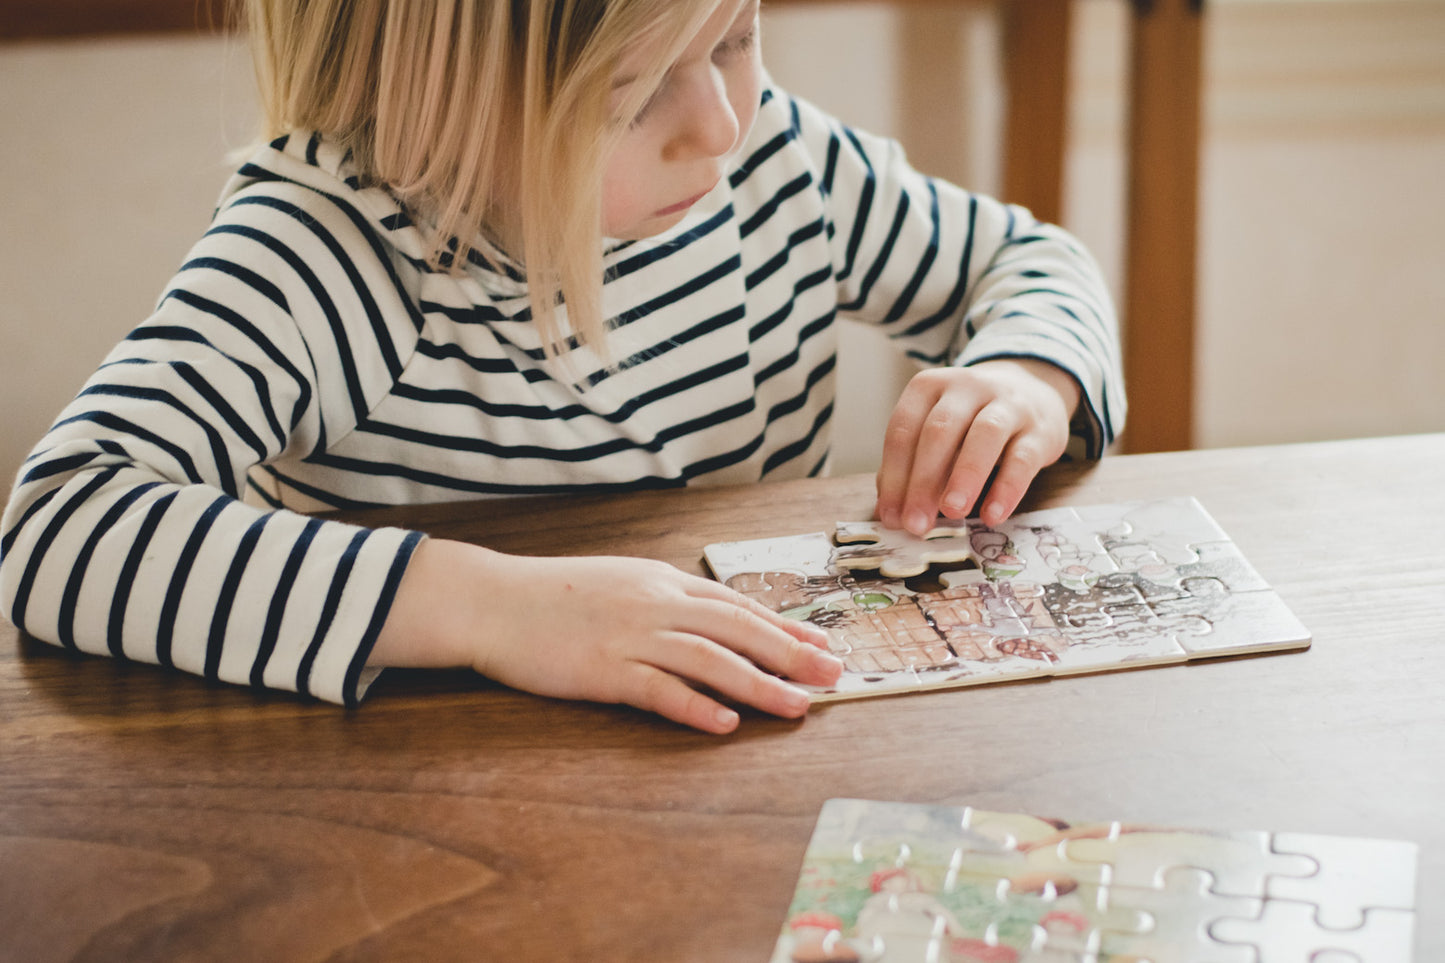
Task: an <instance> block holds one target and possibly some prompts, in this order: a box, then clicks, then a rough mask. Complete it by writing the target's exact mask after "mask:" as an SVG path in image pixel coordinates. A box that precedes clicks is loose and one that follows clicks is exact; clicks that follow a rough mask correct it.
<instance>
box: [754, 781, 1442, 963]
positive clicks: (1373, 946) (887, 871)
mask: <svg viewBox="0 0 1445 963" xmlns="http://www.w3.org/2000/svg"><path fill="white" fill-rule="evenodd" d="M1416 855H1417V853H1416V846H1415V845H1414V844H1413V843H1406V842H1396V841H1392V840H1378V839H1356V838H1351V837H1336V836H1313V835H1303V834H1296V833H1267V832H1201V831H1194V830H1188V829H1177V828H1168V827H1158V826H1144V825H1137V826H1136V825H1128V824H1122V823H1117V822H1113V823H1068V822H1062V821H1059V820H1054V819H1041V818H1038V817H1035V816H1027V815H1020V814H1014V813H997V812H985V811H982V810H975V809H971V808H967V807H952V806H933V805H917V804H910V803H894V802H870V801H866V800H859V799H830V800H828V801H827V802H826V803H825V804H824V806H823V810H822V813H821V814H820V815H819V817H818V822H817V826H816V828H815V829H814V831H813V838H812V841H811V842H810V843H809V844H808V851H807V854H806V856H805V857H804V862H803V868H802V872H801V874H800V876H799V879H798V886H797V890H796V892H795V893H794V896H793V902H792V905H791V907H789V909H788V914H787V918H786V920H785V921H784V923H783V928H782V933H781V934H780V936H779V937H778V942H777V944H776V947H775V949H774V952H773V956H772V961H771V963H1125V961H1129V963H1141V961H1146V960H1147V961H1149V963H1234V961H1238V963H1296V961H1298V963H1307V961H1310V963H1324V961H1329V963H1408V961H1409V960H1410V954H1411V951H1412V944H1413V941H1414V925H1415V916H1414V906H1415V862H1416Z"/></svg>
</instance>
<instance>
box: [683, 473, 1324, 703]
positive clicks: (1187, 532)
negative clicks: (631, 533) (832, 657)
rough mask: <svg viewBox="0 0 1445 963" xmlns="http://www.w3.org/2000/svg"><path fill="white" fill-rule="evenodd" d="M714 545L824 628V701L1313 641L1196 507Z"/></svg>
mask: <svg viewBox="0 0 1445 963" xmlns="http://www.w3.org/2000/svg"><path fill="white" fill-rule="evenodd" d="M835 536H836V540H835V538H830V537H829V536H828V535H827V534H826V533H822V532H813V533H809V534H805V535H796V536H785V537H781V538H767V539H758V540H753V541H744V542H728V543H719V544H715V545H709V546H707V548H706V549H705V557H706V559H707V562H708V565H709V567H710V568H711V569H712V572H713V574H714V575H715V576H716V577H717V578H718V579H719V580H721V581H723V582H726V583H727V584H728V585H730V586H732V587H734V588H736V589H738V590H739V591H741V592H743V593H744V594H747V595H750V596H752V597H753V598H756V599H757V600H759V601H760V602H762V603H763V604H765V605H767V606H768V607H769V608H772V609H774V610H775V611H779V612H782V613H784V614H785V615H788V616H789V617H791V618H796V619H802V620H807V621H809V622H812V623H814V624H816V625H819V626H822V627H823V628H825V629H827V630H828V632H829V636H830V638H831V643H830V645H831V648H832V650H833V652H834V654H836V655H838V656H839V657H840V658H841V659H842V660H843V662H844V666H845V671H844V673H843V677H842V678H841V679H840V680H839V682H838V683H837V684H836V685H835V686H832V687H830V688H827V689H822V688H816V689H814V690H813V697H814V700H815V701H825V700H829V699H846V698H858V697H862V696H868V695H878V694H883V693H891V692H900V691H911V690H918V689H926V688H942V687H952V686H966V685H976V684H979V683H985V682H998V681H1004V680H1010V679H1023V678H1031V677H1037V676H1054V675H1069V674H1074V673H1083V672H1097V671H1101V670H1107V669H1115V668H1120V667H1126V666H1127V667H1136V666H1143V665H1161V664H1168V663H1173V662H1183V661H1187V660H1189V659H1195V658H1205V657H1211V656H1218V655H1226V654H1244V653H1252V652H1270V651H1277V650H1282V649H1295V648H1304V647H1307V646H1308V645H1309V642H1310V637H1309V632H1308V631H1307V630H1306V629H1305V628H1304V626H1302V625H1301V624H1300V623H1299V620H1298V619H1296V618H1295V617H1294V615H1293V614H1292V613H1291V612H1290V611H1289V609H1288V608H1287V607H1286V606H1285V604H1284V602H1283V601H1282V600H1281V599H1280V598H1279V596H1278V595H1277V594H1276V593H1275V592H1274V591H1272V590H1271V589H1270V587H1269V586H1268V584H1267V583H1266V582H1265V581H1264V580H1263V579H1262V578H1261V577H1260V576H1259V574H1258V573H1257V572H1256V571H1255V570H1254V568H1253V567H1252V566H1251V565H1250V564H1249V562H1248V561H1247V560H1245V558H1244V556H1243V555H1242V554H1241V553H1240V552H1239V550H1238V549H1237V548H1236V547H1235V545H1234V544H1233V543H1232V542H1231V541H1229V538H1228V536H1227V535H1225V533H1224V532H1223V530H1221V529H1220V528H1219V526H1218V524H1217V523H1215V521H1214V520H1213V519H1212V518H1211V517H1210V516H1209V514H1208V513H1207V512H1206V511H1205V510H1204V508H1203V507H1202V506H1201V505H1200V504H1199V503H1198V502H1197V501H1195V500H1194V499H1192V498H1171V499H1160V500H1156V501H1150V502H1133V503H1127V504H1120V505H1102V506H1088V507H1082V508H1067V509H1049V510H1045V511H1039V512H1031V513H1026V514H1021V515H1017V516H1015V517H1014V518H1013V519H1011V520H1010V521H1009V522H1007V523H1005V524H1003V525H1000V526H997V527H989V526H986V525H984V524H983V523H981V522H979V521H977V520H971V519H970V520H965V521H956V522H947V523H944V524H940V526H939V527H938V528H935V529H934V530H933V531H932V532H930V533H929V535H928V536H926V537H922V538H920V537H918V536H914V535H911V534H908V533H906V532H899V531H892V530H888V529H884V528H883V527H882V526H881V525H879V524H878V523H877V522H839V523H838V526H837V532H836V533H835Z"/></svg>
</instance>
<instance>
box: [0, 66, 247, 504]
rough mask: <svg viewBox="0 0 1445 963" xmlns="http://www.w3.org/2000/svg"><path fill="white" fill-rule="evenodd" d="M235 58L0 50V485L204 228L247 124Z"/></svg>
mask: <svg viewBox="0 0 1445 963" xmlns="http://www.w3.org/2000/svg"><path fill="white" fill-rule="evenodd" d="M244 53H245V52H244V50H243V49H242V48H241V46H240V45H238V44H235V43H234V42H231V41H222V40H215V39H165V40H153V39H145V40H118V41H107V42H94V41H77V42H68V43H58V44H19V45H13V46H0V191H3V197H4V204H3V209H4V212H5V215H4V227H5V229H4V230H3V231H0V405H3V409H0V410H3V411H4V412H5V414H4V416H3V418H0V476H3V479H4V481H3V482H0V488H7V489H8V486H9V482H10V479H11V477H12V476H13V474H14V471H15V469H16V468H17V467H18V465H19V463H20V461H21V459H22V458H24V456H25V454H26V453H27V452H28V451H29V450H30V447H31V446H32V445H33V444H34V443H35V442H36V441H37V440H38V439H39V437H40V435H41V434H42V433H43V432H44V430H45V428H46V426H47V425H49V423H50V421H51V419H52V418H53V417H54V415H55V414H56V413H57V412H58V411H59V410H60V408H61V407H62V406H63V405H64V404H65V403H66V402H67V401H69V400H70V398H71V397H73V396H74V394H75V392H76V390H77V389H78V388H79V387H80V385H81V383H82V382H83V381H84V380H85V378H86V377H87V376H88V375H89V374H90V373H91V371H92V370H94V368H95V366H96V365H97V364H98V363H99V362H100V360H101V359H102V358H103V357H104V356H105V354H106V352H107V351H109V349H110V347H111V345H113V344H114V343H115V342H116V341H118V340H120V339H121V338H122V337H124V336H125V334H126V332H127V331H129V330H130V328H131V327H133V326H134V325H135V324H136V323H137V322H139V321H140V320H142V319H143V318H145V316H146V315H147V314H149V312H150V308H151V306H152V305H153V304H154V303H155V299H156V296H157V294H159V292H160V289H161V286H162V285H163V284H164V283H165V282H166V280H167V279H168V278H169V277H170V275H171V274H172V272H174V270H175V269H176V267H177V266H178V265H179V264H180V262H181V259H182V257H183V256H184V255H185V253H186V251H187V250H188V249H189V248H190V246H191V244H192V243H193V242H194V241H195V239H196V238H197V237H199V236H200V234H201V232H202V231H204V230H205V227H206V223H207V221H208V220H209V219H210V214H211V211H212V209H213V207H214V205H215V201H216V198H217V196H218V194H219V193H220V189H221V186H222V185H223V184H224V183H225V178H226V175H227V170H226V165H225V163H224V156H223V155H224V154H225V153H226V152H227V151H228V150H230V149H232V148H234V147H235V146H236V145H238V144H240V143H242V142H244V141H245V139H246V138H247V137H249V136H250V132H251V130H252V129H253V127H254V106H253V105H254V93H253V90H252V82H251V73H250V66H249V62H248V61H246V60H245V56H244Z"/></svg>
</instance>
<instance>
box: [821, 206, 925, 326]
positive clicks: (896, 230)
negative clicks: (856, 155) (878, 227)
mask: <svg viewBox="0 0 1445 963" xmlns="http://www.w3.org/2000/svg"><path fill="white" fill-rule="evenodd" d="M910 203H911V201H910V199H909V196H908V195H907V194H899V195H898V206H897V207H896V208H895V209H894V211H893V223H892V224H890V225H889V227H888V236H887V237H886V238H884V240H883V246H882V247H881V248H879V250H878V253H877V254H876V255H874V257H873V262H872V263H871V264H870V265H869V266H868V270H867V272H866V273H865V274H864V275H863V280H862V283H860V284H859V285H858V296H857V297H856V298H854V299H853V300H852V301H849V302H848V303H846V304H839V305H838V310H839V311H843V312H848V311H857V310H858V309H859V308H861V307H862V306H863V305H865V304H867V303H868V296H869V295H870V294H871V293H872V292H873V285H874V284H876V283H878V278H879V277H881V276H882V274H883V269H884V268H886V267H887V266H888V259H889V258H891V257H892V256H893V245H895V244H897V243H898V238H899V236H900V235H902V233H903V225H904V223H905V222H907V220H908V209H909V206H910Z"/></svg>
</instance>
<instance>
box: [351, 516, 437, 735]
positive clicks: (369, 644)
mask: <svg viewBox="0 0 1445 963" xmlns="http://www.w3.org/2000/svg"><path fill="white" fill-rule="evenodd" d="M421 539H422V535H421V533H420V532H408V533H407V536H406V538H405V539H403V540H402V543H401V547H400V549H398V551H397V553H396V558H394V559H393V560H392V563H391V569H390V570H389V571H388V572H387V573H386V582H385V583H384V584H383V585H382V587H381V593H380V594H379V596H378V597H377V600H376V606H375V607H374V608H373V609H372V611H371V621H370V622H369V623H367V626H366V631H364V632H363V633H362V635H361V644H360V645H358V646H357V647H356V655H354V656H353V657H352V659H351V664H350V665H349V666H347V667H346V682H345V687H346V688H345V696H344V698H345V700H346V706H347V707H348V708H351V709H354V708H356V706H357V704H358V703H359V702H360V697H359V696H358V694H357V689H358V687H359V686H360V684H361V672H362V670H363V669H365V668H366V660H367V659H369V658H371V650H372V649H374V648H375V647H376V638H377V636H379V635H380V634H381V627H382V626H383V625H384V624H385V623H386V617H387V615H389V614H390V613H391V606H392V603H393V602H394V601H396V590H397V588H398V587H399V586H400V585H401V577H402V575H403V574H405V572H406V567H407V564H408V563H409V562H410V561H411V556H412V553H413V552H415V551H416V547H417V545H419V544H421Z"/></svg>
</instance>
